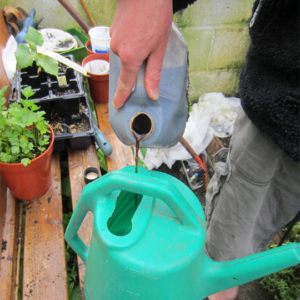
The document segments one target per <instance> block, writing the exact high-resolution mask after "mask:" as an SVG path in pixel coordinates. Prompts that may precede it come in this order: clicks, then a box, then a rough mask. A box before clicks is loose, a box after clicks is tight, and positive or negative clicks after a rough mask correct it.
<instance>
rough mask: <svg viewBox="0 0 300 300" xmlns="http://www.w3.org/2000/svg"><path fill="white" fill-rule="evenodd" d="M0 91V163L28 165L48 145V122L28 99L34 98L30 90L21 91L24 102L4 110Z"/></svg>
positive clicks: (42, 113) (2, 95) (2, 96)
mask: <svg viewBox="0 0 300 300" xmlns="http://www.w3.org/2000/svg"><path fill="white" fill-rule="evenodd" d="M6 88H7V87H4V88H2V89H1V90H0V161H1V162H4V163H22V164H23V165H24V166H27V165H28V164H30V162H31V160H32V159H33V158H35V157H37V156H39V155H40V154H42V153H43V152H44V151H45V150H46V149H47V145H48V144H49V139H50V136H49V129H48V122H47V121H46V120H45V119H44V117H43V115H44V114H45V112H43V111H38V109H39V107H38V106H37V105H35V104H34V102H33V101H29V100H28V98H29V97H31V96H33V95H34V92H33V91H32V90H31V87H27V88H26V89H23V90H22V94H23V95H24V97H25V98H26V100H22V99H20V102H21V104H19V103H16V102H15V103H13V104H11V105H10V106H9V108H8V109H7V108H6V107H5V104H6V99H5V98H4V92H5V90H6Z"/></svg>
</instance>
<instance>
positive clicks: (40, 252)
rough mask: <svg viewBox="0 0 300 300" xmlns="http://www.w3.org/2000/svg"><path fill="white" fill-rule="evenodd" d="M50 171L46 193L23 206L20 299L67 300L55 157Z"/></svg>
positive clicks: (54, 156)
mask: <svg viewBox="0 0 300 300" xmlns="http://www.w3.org/2000/svg"><path fill="white" fill-rule="evenodd" d="M51 168H52V183H51V187H50V188H49V190H48V192H47V193H46V194H45V195H44V196H42V197H41V198H39V199H36V200H33V201H28V202H26V221H25V240H24V270H23V299H37V300H40V299H60V300H63V299H68V289H67V274H66V260H65V243H64V231H63V219H62V198H61V176H60V164H59V154H58V153H54V154H53V155H52V163H51Z"/></svg>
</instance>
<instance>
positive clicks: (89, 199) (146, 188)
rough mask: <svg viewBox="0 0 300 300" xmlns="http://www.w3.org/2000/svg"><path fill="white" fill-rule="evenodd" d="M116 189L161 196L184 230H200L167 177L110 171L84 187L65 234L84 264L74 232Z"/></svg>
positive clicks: (85, 253) (84, 255) (82, 246)
mask: <svg viewBox="0 0 300 300" xmlns="http://www.w3.org/2000/svg"><path fill="white" fill-rule="evenodd" d="M129 168H132V167H129ZM116 190H122V191H128V192H132V193H138V194H142V195H146V196H150V197H153V198H157V199H160V200H162V201H163V202H165V203H166V204H167V205H168V206H169V208H170V209H171V210H172V211H173V212H174V213H175V214H176V215H177V217H178V219H179V221H180V222H181V224H182V226H184V227H185V229H186V230H190V231H194V232H199V230H200V228H201V227H202V225H201V222H200V221H199V220H198V219H197V217H196V216H195V214H194V212H193V210H192V209H191V208H190V206H189V205H188V204H187V203H186V201H185V199H184V197H183V196H182V194H181V193H180V191H179V190H178V189H177V187H176V186H175V185H173V184H171V183H169V182H168V181H166V180H163V179H160V178H155V177H151V176H145V175H141V174H140V173H139V174H135V173H133V172H125V171H124V170H123V171H113V172H110V173H108V174H106V175H105V176H103V177H101V178H99V179H98V180H96V181H94V182H92V183H90V184H89V185H88V186H87V187H86V188H85V189H84V190H83V193H82V195H81V196H80V198H79V201H78V203H77V207H76V209H75V210H74V212H73V215H72V218H71V220H70V223H69V225H68V227H67V230H66V233H65V239H66V241H67V242H68V244H69V245H70V246H71V247H72V248H73V250H74V251H75V252H76V253H77V255H79V257H80V258H81V259H82V261H83V262H84V263H86V261H87V258H88V254H89V247H88V246H86V245H85V243H84V242H83V241H82V240H81V238H80V237H79V236H78V234H77V232H78V230H79V228H80V226H81V223H82V222H83V220H84V217H85V215H86V214H87V213H88V211H91V212H94V211H95V204H96V203H97V201H99V199H100V197H104V196H106V195H108V194H110V193H112V192H113V191H116Z"/></svg>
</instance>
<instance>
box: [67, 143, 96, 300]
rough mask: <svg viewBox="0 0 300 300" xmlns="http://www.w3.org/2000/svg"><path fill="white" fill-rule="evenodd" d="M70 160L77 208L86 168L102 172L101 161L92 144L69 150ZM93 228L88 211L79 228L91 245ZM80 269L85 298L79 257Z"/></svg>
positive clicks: (82, 237) (91, 215)
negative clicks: (82, 148)
mask: <svg viewBox="0 0 300 300" xmlns="http://www.w3.org/2000/svg"><path fill="white" fill-rule="evenodd" d="M68 161H69V175H70V186H71V195H72V206H73V210H74V209H75V207H76V205H77V202H78V199H79V197H80V195H81V193H82V190H83V188H84V187H85V185H86V184H85V182H84V176H83V173H84V170H85V169H86V168H88V167H94V168H97V169H98V170H99V172H100V168H99V161H98V157H97V153H96V149H95V146H94V145H93V144H92V145H91V146H90V147H89V148H88V149H86V150H76V151H74V150H68ZM92 229H93V214H92V213H90V212H89V213H88V214H87V216H86V217H85V219H84V221H83V222H82V224H81V227H80V229H79V232H78V234H79V236H80V237H81V239H82V240H83V242H84V243H85V244H86V245H88V246H89V245H90V240H91V235H92ZM78 271H79V282H80V288H81V295H82V299H84V292H83V282H84V273H85V265H84V263H83V262H82V260H81V259H80V258H79V257H78Z"/></svg>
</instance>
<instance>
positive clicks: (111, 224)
mask: <svg viewBox="0 0 300 300" xmlns="http://www.w3.org/2000/svg"><path fill="white" fill-rule="evenodd" d="M142 198H143V195H141V194H136V193H131V192H127V191H121V192H120V194H119V196H118V198H117V201H116V206H115V209H114V211H113V213H112V215H111V217H110V218H109V219H108V221H107V228H108V230H109V231H110V232H111V233H112V234H114V235H116V236H125V235H127V234H129V233H130V232H131V229H132V218H133V216H134V214H135V212H136V210H137V208H138V207H139V205H140V203H141V201H142Z"/></svg>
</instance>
